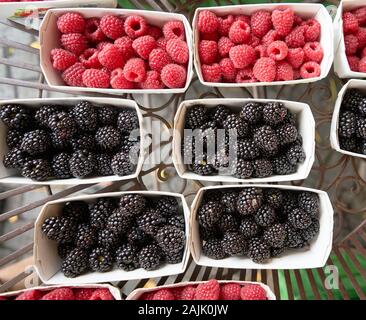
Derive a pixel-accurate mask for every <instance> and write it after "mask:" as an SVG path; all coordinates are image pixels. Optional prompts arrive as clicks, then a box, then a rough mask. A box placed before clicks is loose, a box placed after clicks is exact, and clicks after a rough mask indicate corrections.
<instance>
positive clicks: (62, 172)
mask: <svg viewBox="0 0 366 320" xmlns="http://www.w3.org/2000/svg"><path fill="white" fill-rule="evenodd" d="M70 158H71V156H70V154H68V153H66V152H61V153H59V154H56V155H54V156H53V158H52V162H51V166H52V171H53V174H54V176H55V177H56V178H57V179H68V178H71V177H72V174H71V171H70V165H69V161H70Z"/></svg>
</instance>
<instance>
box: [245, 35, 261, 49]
mask: <svg viewBox="0 0 366 320" xmlns="http://www.w3.org/2000/svg"><path fill="white" fill-rule="evenodd" d="M260 43H261V40H260V39H259V38H258V37H256V36H254V35H252V34H251V35H250V36H249V40H248V45H250V46H251V47H253V48H255V47H256V46H259V45H260Z"/></svg>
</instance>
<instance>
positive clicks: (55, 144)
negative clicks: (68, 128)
mask: <svg viewBox="0 0 366 320" xmlns="http://www.w3.org/2000/svg"><path fill="white" fill-rule="evenodd" d="M50 139H51V146H52V148H53V149H55V150H56V151H68V150H69V149H70V140H69V139H62V138H61V136H59V135H58V134H56V133H55V132H51V133H50Z"/></svg>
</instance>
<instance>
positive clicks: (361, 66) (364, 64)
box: [358, 57, 366, 72]
mask: <svg viewBox="0 0 366 320" xmlns="http://www.w3.org/2000/svg"><path fill="white" fill-rule="evenodd" d="M358 71H359V72H366V57H363V58H362V59H361V60H360V62H359V63H358Z"/></svg>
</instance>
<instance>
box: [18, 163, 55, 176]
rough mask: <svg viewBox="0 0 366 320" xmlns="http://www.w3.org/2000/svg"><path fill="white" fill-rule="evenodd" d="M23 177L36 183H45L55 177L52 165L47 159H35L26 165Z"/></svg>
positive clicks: (23, 169)
mask: <svg viewBox="0 0 366 320" xmlns="http://www.w3.org/2000/svg"><path fill="white" fill-rule="evenodd" d="M21 173H22V176H23V177H26V178H30V179H32V180H36V181H45V180H47V179H48V178H50V177H52V176H53V173H52V168H51V165H50V163H49V162H48V161H47V160H45V159H34V160H29V161H26V162H25V163H24V166H23V168H22V172H21Z"/></svg>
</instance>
